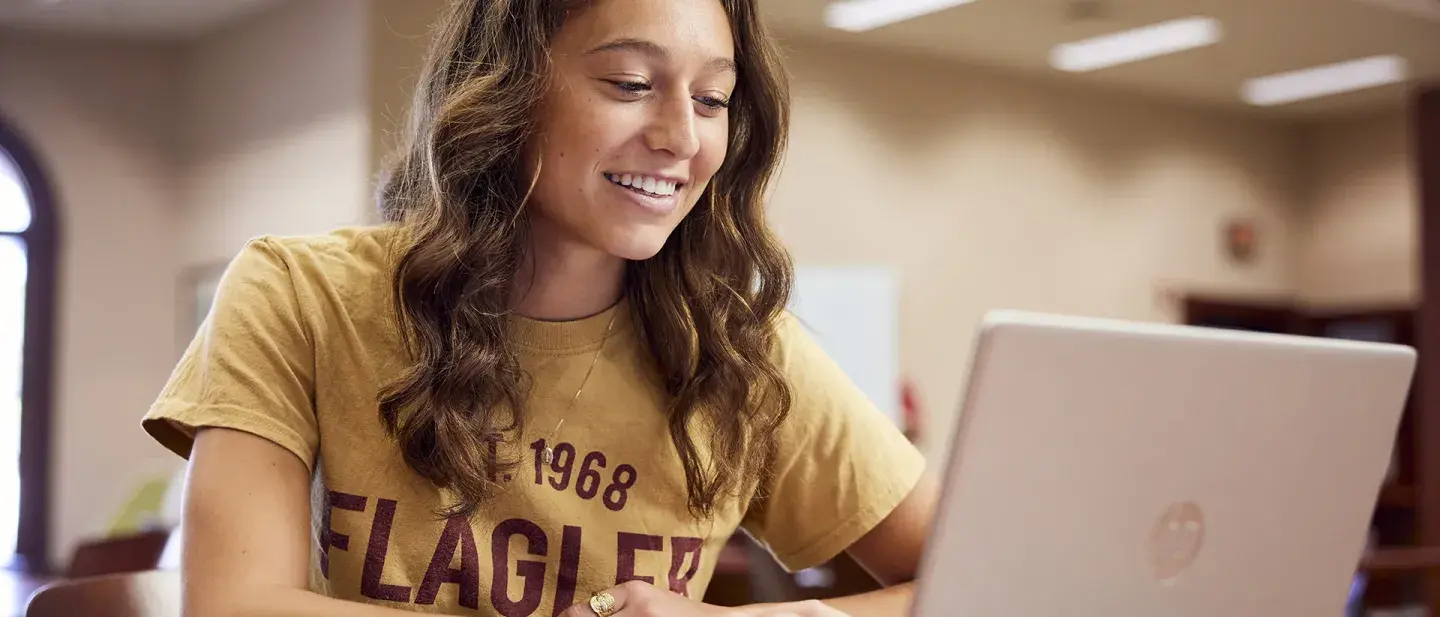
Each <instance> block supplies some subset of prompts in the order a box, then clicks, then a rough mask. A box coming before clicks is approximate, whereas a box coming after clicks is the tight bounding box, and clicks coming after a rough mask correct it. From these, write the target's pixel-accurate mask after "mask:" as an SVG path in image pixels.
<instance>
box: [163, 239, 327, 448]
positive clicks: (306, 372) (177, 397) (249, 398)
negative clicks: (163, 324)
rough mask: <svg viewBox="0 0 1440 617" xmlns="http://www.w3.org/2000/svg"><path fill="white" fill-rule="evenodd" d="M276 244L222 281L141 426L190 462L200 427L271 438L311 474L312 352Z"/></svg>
mask: <svg viewBox="0 0 1440 617" xmlns="http://www.w3.org/2000/svg"><path fill="white" fill-rule="evenodd" d="M287 254H288V253H286V252H285V251H284V250H283V248H282V247H280V246H278V245H277V244H276V243H274V242H273V241H270V240H266V239H257V240H253V241H251V242H250V243H249V244H247V245H246V247H245V248H244V249H243V250H242V251H241V252H240V253H239V255H237V256H236V257H235V259H234V260H232V261H231V263H230V264H229V266H228V267H227V268H226V271H225V273H224V275H223V276H222V277H221V279H220V284H219V287H218V290H217V291H216V294H215V298H214V301H213V303H212V305H211V311H210V315H209V317H208V318H207V319H206V320H205V322H204V324H203V325H202V326H201V328H200V331H199V332H198V333H197V334H196V336H195V338H194V340H193V341H192V342H191V343H190V346H189V348H188V349H187V350H186V351H185V354H184V356H183V357H182V358H181V360H180V363H179V365H178V366H177V367H176V368H175V370H174V372H173V373H172V374H171V376H170V380H169V382H168V383H167V384H166V385H165V388H164V389H163V391H162V392H161V394H160V397H159V399H158V400H156V401H155V404H154V405H153V406H152V407H151V408H150V410H149V412H148V413H146V414H145V417H144V419H143V420H142V421H141V425H142V426H143V427H144V429H145V431H146V432H148V433H149V434H150V435H151V436H152V437H154V438H155V440H156V441H159V442H160V443H161V444H163V445H164V446H165V447H167V448H169V449H170V450H172V451H174V452H175V453H176V454H179V455H180V456H183V457H186V458H188V457H189V456H190V448H191V446H192V445H193V444H194V440H195V432H196V430H198V429H199V428H202V427H218V428H228V429H234V430H239V431H244V432H247V433H251V434H254V435H257V436H259V437H263V438H265V439H268V440H270V441H272V442H275V443H276V444H278V445H280V446H281V447H283V448H285V449H286V450H289V451H290V452H292V453H294V454H295V456H298V457H300V460H301V461H303V462H304V463H305V466H306V467H307V468H311V469H313V465H314V462H315V453H316V450H317V449H318V447H319V429H318V426H317V422H316V419H315V411H314V409H315V408H314V404H313V400H314V399H313V394H314V388H313V383H314V376H315V375H314V371H315V360H314V357H315V354H314V344H313V340H312V339H311V335H310V333H309V332H308V331H307V328H306V327H305V326H304V323H305V322H304V321H303V319H302V312H301V309H300V306H299V302H298V300H297V297H296V292H295V284H294V281H293V279H292V275H291V268H290V267H289V265H288V262H287V260H286V258H285V256H286V255H287Z"/></svg>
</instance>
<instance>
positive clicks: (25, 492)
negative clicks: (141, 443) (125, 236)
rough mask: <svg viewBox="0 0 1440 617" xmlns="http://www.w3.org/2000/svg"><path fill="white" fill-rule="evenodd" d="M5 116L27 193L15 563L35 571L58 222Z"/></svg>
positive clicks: (0, 141) (45, 537) (45, 180)
mask: <svg viewBox="0 0 1440 617" xmlns="http://www.w3.org/2000/svg"><path fill="white" fill-rule="evenodd" d="M28 143H29V142H27V141H26V140H25V139H23V138H22V136H21V135H20V134H18V133H17V132H16V131H15V130H14V129H13V128H12V127H11V125H10V124H9V123H7V122H6V121H5V120H4V118H0V150H3V151H4V152H5V154H7V155H9V156H10V158H11V159H13V160H14V161H15V164H16V166H17V167H19V169H20V174H21V176H22V178H23V180H24V181H25V184H26V189H27V190H28V192H29V196H30V209H31V220H30V227H29V229H26V230H25V231H24V232H22V233H21V234H19V235H20V236H21V237H22V238H24V240H25V246H26V258H27V260H28V262H29V265H30V272H29V275H28V279H27V282H26V287H25V343H24V348H25V350H24V357H23V359H22V362H23V374H22V375H21V382H20V387H21V401H20V405H21V410H22V413H21V417H20V463H19V464H20V529H19V533H18V535H17V541H16V546H15V549H16V550H15V553H16V557H17V560H18V562H19V563H18V564H17V565H18V567H20V568H23V569H24V570H26V571H28V572H31V573H35V574H48V573H49V572H50V571H51V568H50V559H49V557H50V555H49V550H50V496H51V491H50V488H51V475H50V470H51V461H52V458H51V435H50V431H51V426H52V422H51V420H52V416H53V414H54V397H53V395H54V384H55V382H54V374H55V370H54V369H55V341H56V338H55V312H56V307H57V304H56V300H57V294H56V292H57V289H56V285H57V282H58V273H59V267H58V266H59V256H60V250H59V249H60V229H59V227H60V225H59V221H58V220H57V219H58V216H57V212H56V209H55V201H54V193H53V192H52V191H51V186H52V185H51V184H50V176H49V174H47V173H46V172H45V169H44V168H43V167H42V166H41V164H40V161H39V159H38V157H37V156H36V155H35V152H34V151H33V150H32V149H31V148H30V147H29V146H28Z"/></svg>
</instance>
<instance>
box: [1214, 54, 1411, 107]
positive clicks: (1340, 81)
mask: <svg viewBox="0 0 1440 617" xmlns="http://www.w3.org/2000/svg"><path fill="white" fill-rule="evenodd" d="M1407 73H1408V67H1407V65H1406V62H1405V59H1404V58H1401V57H1399V56H1371V57H1369V58H1361V59H1359V60H1351V61H1348V62H1340V63H1338V64H1327V65H1325V66H1317V67H1314V68H1308V69H1301V70H1298V71H1290V72H1287V73H1277V74H1275V75H1269V76H1266V77H1257V78H1255V79H1251V80H1248V81H1246V82H1245V86H1244V88H1242V89H1241V91H1240V95H1241V97H1243V98H1244V99H1245V102H1247V103H1250V104H1251V105H1282V104H1285V103H1293V102H1295V101H1299V100H1303V99H1313V98H1316V97H1321V96H1329V95H1332V94H1340V93H1342V92H1351V91H1354V90H1363V89H1365V88H1373V87H1376V86H1383V85H1386V84H1393V83H1398V82H1402V81H1405V79H1406V76H1407Z"/></svg>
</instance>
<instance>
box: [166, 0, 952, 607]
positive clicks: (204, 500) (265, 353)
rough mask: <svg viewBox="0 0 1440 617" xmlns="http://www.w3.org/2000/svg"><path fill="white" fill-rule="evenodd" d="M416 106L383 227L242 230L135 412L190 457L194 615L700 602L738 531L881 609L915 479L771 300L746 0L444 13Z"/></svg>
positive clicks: (921, 511)
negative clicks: (177, 359) (240, 242)
mask: <svg viewBox="0 0 1440 617" xmlns="http://www.w3.org/2000/svg"><path fill="white" fill-rule="evenodd" d="M413 113H414V114H415V117H414V119H413V120H414V121H413V122H412V123H411V126H412V127H413V129H412V132H411V133H410V134H409V135H407V141H406V144H405V147H404V148H403V149H402V152H401V153H400V156H399V158H398V160H397V161H396V162H395V165H394V167H393V169H392V170H391V172H390V174H389V175H388V178H389V179H388V181H387V183H386V185H385V186H384V190H383V191H382V195H381V200H382V206H383V208H384V211H385V213H386V214H387V216H388V218H389V221H388V222H387V223H386V224H384V225H381V226H378V227H371V228H357V229H344V230H337V231H335V232H334V233H331V234H327V235H323V236H313V237H303V238H263V239H259V240H256V241H254V242H252V243H251V244H250V245H249V246H248V247H247V248H246V249H245V250H244V251H243V252H242V253H241V254H240V255H239V256H238V257H237V258H236V259H235V260H234V261H233V263H232V264H231V265H230V267H229V269H228V271H227V272H226V274H225V276H224V278H223V280H222V282H221V284H220V286H219V290H218V293H217V294H216V297H215V303H214V306H213V308H212V311H211V313H210V318H209V320H208V321H207V322H206V323H205V325H204V327H203V329H202V331H201V332H200V334H199V336H197V338H196V339H195V341H194V342H193V343H192V345H191V346H190V348H189V350H188V351H187V353H186V355H185V357H184V359H183V360H182V361H181V365H180V367H179V368H178V369H177V370H176V371H175V373H174V377H173V378H172V380H171V382H170V383H169V384H168V385H167V386H166V388H165V390H164V392H163V393H162V394H161V396H160V399H159V400H158V401H157V402H156V404H155V405H154V407H153V408H152V409H151V411H150V413H149V414H148V415H147V416H146V418H145V421H144V426H145V428H146V429H147V430H148V431H149V432H150V433H151V434H152V435H153V436H155V438H156V439H158V440H160V441H161V442H162V443H164V444H165V445H167V446H169V447H170V448H172V449H173V450H175V451H176V452H177V453H180V454H181V455H185V456H190V457H191V461H192V463H191V471H190V478H189V485H188V486H189V492H188V494H187V497H186V510H185V517H186V518H185V524H184V526H183V529H184V534H185V537H184V541H185V542H186V544H187V550H186V551H185V553H184V554H185V563H184V569H185V571H186V584H187V586H188V593H187V594H186V602H187V612H188V613H189V614H195V615H213V614H231V613H234V614H249V613H262V614H271V615H288V614H295V615H301V614H304V615H340V614H344V615H376V616H379V615H385V614H391V613H389V612H388V611H390V610H393V609H411V610H424V611H432V612H433V611H440V612H460V611H479V612H480V614H482V615H490V616H499V615H505V616H507V617H508V616H520V615H526V616H528V615H536V614H547V615H565V616H567V617H581V616H590V615H595V614H599V615H604V616H609V615H616V616H618V617H649V616H658V615H665V616H667V617H691V616H702V615H715V614H724V611H723V609H720V608H718V607H714V606H708V605H705V604H702V603H701V602H699V601H697V600H696V599H697V598H701V597H703V595H704V592H705V589H706V586H707V585H708V584H709V581H710V578H711V576H712V574H713V573H714V570H715V566H716V561H717V557H718V556H719V554H720V552H721V550H722V548H723V547H724V545H725V544H726V542H727V540H728V539H729V538H730V537H731V536H732V535H733V534H735V533H737V532H738V531H739V530H741V529H743V530H745V531H746V532H747V533H748V534H749V535H751V536H752V537H754V538H756V539H758V540H759V541H761V542H763V543H765V544H766V545H767V546H768V548H769V549H770V550H771V551H772V552H773V553H774V554H775V556H776V558H777V559H778V560H779V561H780V562H781V563H782V564H783V565H785V566H786V567H788V568H791V569H802V568H807V567H811V566H815V565H818V564H820V563H823V562H826V561H828V560H830V559H831V558H833V557H834V556H836V555H837V554H838V553H840V552H841V551H850V552H851V554H852V555H854V556H855V557H856V559H857V560H858V561H860V562H861V563H862V564H864V565H865V566H866V567H868V568H870V570H871V571H872V573H874V574H875V575H876V577H877V578H879V579H880V580H882V581H884V582H886V583H890V584H895V585H896V586H895V587H894V588H892V589H890V590H887V591H883V592H878V593H877V594H874V595H871V596H864V597H855V598H846V599H839V600H836V601H834V603H833V604H834V607H841V608H843V609H845V610H847V611H852V612H854V613H855V614H861V615H896V616H898V615H899V614H900V613H901V611H902V610H903V607H904V604H905V601H906V600H907V598H908V596H909V587H908V585H905V584H904V583H906V582H908V581H909V579H910V578H911V577H913V576H914V571H915V568H916V563H917V561H918V556H919V552H920V546H921V544H922V543H923V535H924V530H925V528H926V525H927V524H928V520H929V504H930V503H931V502H932V500H933V489H932V488H931V487H930V485H929V484H922V483H920V476H921V472H922V470H923V467H924V464H923V461H922V459H921V458H920V455H919V453H918V452H917V451H916V450H915V448H914V447H912V446H911V445H910V443H909V441H908V440H906V439H905V437H904V436H903V435H902V434H901V433H900V431H899V429H898V428H897V427H896V426H895V424H894V423H892V422H891V421H890V420H889V419H888V418H886V417H885V416H884V415H883V414H882V413H881V412H879V411H878V410H877V409H876V408H875V406H874V405H872V404H871V403H870V401H868V400H866V399H865V397H864V395H863V394H861V393H860V391H859V390H858V389H857V388H856V387H855V385H854V384H852V383H851V382H850V381H849V380H848V379H847V378H846V376H845V375H844V373H843V372H842V371H841V370H840V369H839V368H838V367H837V366H836V364H835V363H834V362H833V361H832V360H831V359H830V358H828V357H826V356H825V354H824V353H823V352H822V351H821V349H820V348H819V346H818V345H816V344H815V343H814V341H812V340H811V339H810V338H809V337H808V336H807V335H806V333H805V332H804V330H803V329H802V328H800V326H799V325H798V323H797V322H796V321H795V319H794V318H793V317H791V316H790V315H788V314H786V313H785V310H784V307H785V306H786V302H787V300H788V298H789V294H790V286H791V279H792V276H793V273H792V266H791V263H790V260H789V258H788V256H787V254H786V252H785V250H784V248H783V247H782V246H781V245H780V244H779V242H778V241H777V240H776V238H775V237H774V235H773V234H772V233H771V232H770V230H769V229H768V227H767V226H766V224H765V216H764V204H763V199H762V198H763V196H764V195H765V193H766V189H767V187H768V186H769V184H770V182H771V179H772V178H773V176H774V174H775V172H776V170H777V168H778V166H779V163H780V160H781V157H782V156H783V152H784V147H785V137H786V128H787V124H788V114H789V98H788V94H787V91H786V87H785V82H784V80H783V72H782V70H781V68H780V66H779V63H778V54H777V52H776V51H775V49H774V47H773V45H772V44H771V42H770V40H769V38H768V35H767V34H766V32H765V30H764V28H763V27H762V26H761V24H760V23H759V21H758V18H757V13H756V6H755V0H723V1H722V0H593V1H589V2H576V1H573V0H464V1H459V2H455V3H454V4H453V9H452V11H451V12H450V13H448V14H447V15H446V16H445V17H444V18H443V19H442V20H441V22H440V29H439V32H438V34H437V37H436V40H435V46H434V48H433V52H432V56H431V58H430V62H429V63H428V65H427V70H426V73H425V75H424V76H423V79H422V80H421V87H420V88H419V89H418V95H417V98H416V100H415V104H414V110H413ZM917 487H919V488H917ZM312 489H313V493H312ZM312 494H313V495H316V496H317V497H318V499H316V500H314V501H313V502H312V500H311V498H310V496H311V495H312ZM256 504H264V506H263V507H262V506H257V505H256ZM312 529H313V530H314V532H313V536H312ZM312 537H313V538H314V542H313V543H312V542H311V540H310V538H312ZM256 538H263V541H256V540H255V539H256ZM312 555H313V556H314V558H313V559H312ZM344 601H350V602H351V603H348V604H347V603H345V602H344ZM353 602H364V603H367V604H372V605H379V606H364V607H361V606H358V605H356V604H353ZM834 607H832V606H828V605H825V604H818V603H810V604H794V605H782V606H754V607H747V609H746V610H747V611H748V612H747V613H746V614H753V615H764V614H775V615H780V614H791V615H805V616H812V617H819V616H823V615H834V614H836V613H835V611H836V608H834ZM367 611H368V612H367Z"/></svg>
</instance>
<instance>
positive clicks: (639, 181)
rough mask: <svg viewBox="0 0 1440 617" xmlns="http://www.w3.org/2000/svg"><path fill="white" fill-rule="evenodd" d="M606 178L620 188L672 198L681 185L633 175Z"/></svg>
mask: <svg viewBox="0 0 1440 617" xmlns="http://www.w3.org/2000/svg"><path fill="white" fill-rule="evenodd" d="M605 178H606V179H607V180H609V181H611V182H614V183H615V184H618V185H620V186H628V187H631V188H636V189H640V190H642V191H645V192H646V193H650V194H652V195H661V196H670V195H674V194H675V191H676V190H678V189H679V188H680V187H679V184H678V183H676V182H671V181H669V180H657V179H655V178H647V177H645V176H636V175H633V174H605Z"/></svg>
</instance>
